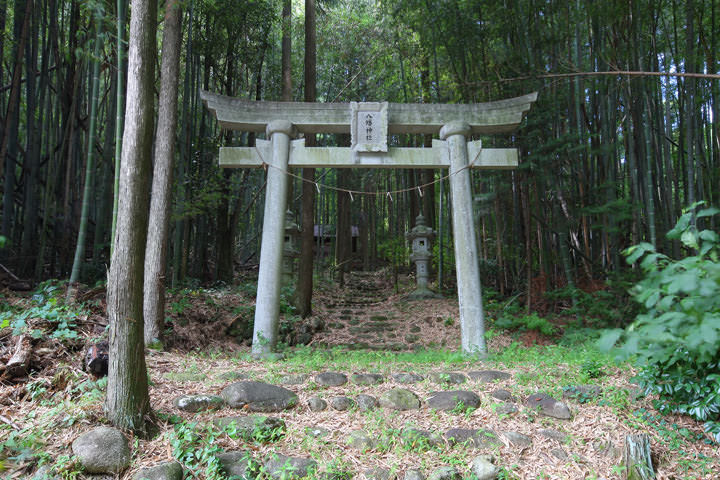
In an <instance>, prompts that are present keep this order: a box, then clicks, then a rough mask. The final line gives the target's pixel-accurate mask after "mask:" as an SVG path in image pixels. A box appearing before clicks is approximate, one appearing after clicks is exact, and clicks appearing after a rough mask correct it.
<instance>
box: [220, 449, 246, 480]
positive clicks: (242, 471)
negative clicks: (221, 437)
mask: <svg viewBox="0 0 720 480" xmlns="http://www.w3.org/2000/svg"><path fill="white" fill-rule="evenodd" d="M215 458H217V459H218V462H220V469H221V470H222V471H223V472H224V473H225V475H227V476H228V477H239V478H247V476H248V474H249V473H251V472H250V468H249V467H250V459H251V458H252V457H251V456H250V453H249V452H245V451H242V450H238V451H235V452H223V453H218V454H217V455H215Z"/></svg>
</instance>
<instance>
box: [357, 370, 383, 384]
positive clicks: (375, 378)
mask: <svg viewBox="0 0 720 480" xmlns="http://www.w3.org/2000/svg"><path fill="white" fill-rule="evenodd" d="M350 381H351V382H352V383H354V384H356V385H377V384H379V383H383V382H384V381H385V377H383V376H382V375H380V374H379V373H353V374H352V375H351V376H350Z"/></svg>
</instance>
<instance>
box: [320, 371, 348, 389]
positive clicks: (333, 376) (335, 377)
mask: <svg viewBox="0 0 720 480" xmlns="http://www.w3.org/2000/svg"><path fill="white" fill-rule="evenodd" d="M314 380H315V383H317V384H318V385H323V386H326V387H339V386H341V385H345V384H346V383H347V381H348V378H347V375H345V374H344V373H338V372H323V373H318V374H317V375H315V378H314Z"/></svg>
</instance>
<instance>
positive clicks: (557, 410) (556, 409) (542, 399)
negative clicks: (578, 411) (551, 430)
mask: <svg viewBox="0 0 720 480" xmlns="http://www.w3.org/2000/svg"><path fill="white" fill-rule="evenodd" d="M525 404H526V405H527V406H528V407H530V408H532V409H536V410H538V411H539V412H540V413H542V414H543V415H546V416H548V417H553V418H559V419H561V420H569V419H570V418H571V417H572V415H570V409H569V408H568V406H567V405H565V404H564V403H563V402H561V401H559V400H555V399H554V398H553V397H551V396H550V395H548V394H546V393H542V392H538V393H534V394H532V395H530V396H529V397H528V398H527V400H526V401H525Z"/></svg>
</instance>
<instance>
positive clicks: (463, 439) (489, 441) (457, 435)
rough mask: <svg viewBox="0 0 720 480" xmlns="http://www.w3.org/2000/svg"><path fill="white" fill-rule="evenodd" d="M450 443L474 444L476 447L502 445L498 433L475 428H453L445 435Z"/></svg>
mask: <svg viewBox="0 0 720 480" xmlns="http://www.w3.org/2000/svg"><path fill="white" fill-rule="evenodd" d="M444 437H445V439H446V440H447V442H448V443H449V444H450V445H457V444H461V445H472V446H474V447H491V446H493V445H502V444H503V443H502V441H501V440H500V438H499V437H498V434H497V433H495V432H494V431H492V430H486V429H474V428H451V429H450V430H448V431H447V432H445V435H444Z"/></svg>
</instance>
